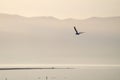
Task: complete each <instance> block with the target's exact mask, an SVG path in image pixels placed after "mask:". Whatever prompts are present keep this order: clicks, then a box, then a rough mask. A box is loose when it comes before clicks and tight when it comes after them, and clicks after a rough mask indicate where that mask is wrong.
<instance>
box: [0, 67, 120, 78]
mask: <svg viewBox="0 0 120 80" xmlns="http://www.w3.org/2000/svg"><path fill="white" fill-rule="evenodd" d="M0 80H120V67H112V68H109V67H99V68H97V67H92V68H91V67H87V68H77V69H52V70H6V71H5V70H2V71H0Z"/></svg>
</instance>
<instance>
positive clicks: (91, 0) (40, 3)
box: [0, 0, 120, 19]
mask: <svg viewBox="0 0 120 80" xmlns="http://www.w3.org/2000/svg"><path fill="white" fill-rule="evenodd" d="M119 4H120V0H0V13H9V14H18V15H22V16H27V17H32V16H54V17H57V18H60V19H64V18H77V19H85V18H89V17H110V16H120V5H119Z"/></svg>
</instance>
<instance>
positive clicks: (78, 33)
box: [74, 26, 85, 35]
mask: <svg viewBox="0 0 120 80" xmlns="http://www.w3.org/2000/svg"><path fill="white" fill-rule="evenodd" d="M74 30H75V32H76V33H75V34H76V35H80V34H83V33H85V32H78V31H77V29H76V27H75V26H74Z"/></svg>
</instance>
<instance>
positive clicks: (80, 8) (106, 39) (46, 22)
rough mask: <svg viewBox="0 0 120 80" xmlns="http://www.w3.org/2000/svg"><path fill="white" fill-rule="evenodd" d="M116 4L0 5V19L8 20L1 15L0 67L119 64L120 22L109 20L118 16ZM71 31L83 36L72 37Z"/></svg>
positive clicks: (66, 0) (20, 1)
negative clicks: (75, 30)
mask: <svg viewBox="0 0 120 80" xmlns="http://www.w3.org/2000/svg"><path fill="white" fill-rule="evenodd" d="M119 4H120V0H0V13H7V14H9V15H7V14H0V64H16V63H19V64H26V63H27V64H31V63H32V64H39V63H41V64H44V63H45V64H48V63H50V64H54V63H55V64H57V63H58V64H115V65H116V64H117V65H118V64H120V54H119V53H120V49H119V48H120V37H119V36H120V31H119V30H120V27H119V26H120V18H119V17H113V16H120V5H119ZM11 14H15V15H11ZM17 15H21V16H26V17H20V16H17ZM33 16H53V17H56V18H59V19H65V18H76V19H73V20H69V19H66V20H59V19H54V18H51V17H48V18H45V17H43V18H44V19H43V18H37V17H33ZM27 17H33V18H27ZM89 17H111V18H89ZM85 18H89V19H85ZM77 19H84V20H77ZM74 25H76V27H77V29H78V30H79V31H83V32H86V33H84V34H83V35H82V36H76V35H75V32H74V29H73V26H74Z"/></svg>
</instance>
